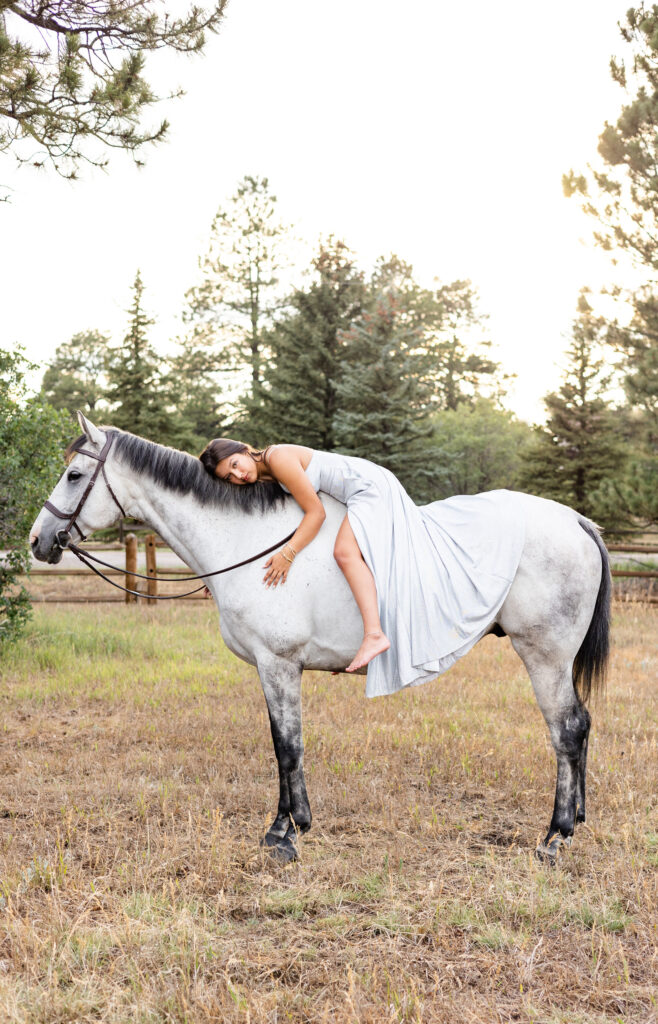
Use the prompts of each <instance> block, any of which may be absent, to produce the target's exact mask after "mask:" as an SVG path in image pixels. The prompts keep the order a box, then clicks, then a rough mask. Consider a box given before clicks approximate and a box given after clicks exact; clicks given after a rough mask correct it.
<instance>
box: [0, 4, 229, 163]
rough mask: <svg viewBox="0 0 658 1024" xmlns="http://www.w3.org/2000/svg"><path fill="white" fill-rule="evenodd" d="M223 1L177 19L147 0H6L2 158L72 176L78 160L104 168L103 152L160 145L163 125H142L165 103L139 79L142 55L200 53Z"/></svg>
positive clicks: (0, 30) (0, 44) (0, 88)
mask: <svg viewBox="0 0 658 1024" xmlns="http://www.w3.org/2000/svg"><path fill="white" fill-rule="evenodd" d="M226 2H227V0H215V3H214V5H213V7H212V8H211V9H210V10H209V11H204V10H203V9H202V8H200V7H192V9H191V10H190V13H189V14H187V15H184V16H183V17H181V18H177V17H172V16H171V15H170V14H169V13H168V12H167V11H163V10H158V5H156V4H155V3H154V2H153V0H112V2H111V3H108V2H106V0H75V2H74V0H39V2H38V3H34V2H33V0H14V2H7V0H3V2H2V3H0V152H2V151H3V150H9V149H11V151H12V152H13V153H14V155H15V156H16V158H17V159H18V160H19V161H20V162H22V163H30V164H34V163H36V164H37V165H41V164H43V163H45V162H48V163H50V164H51V166H53V167H54V168H55V169H56V170H57V171H59V173H60V174H63V175H65V176H66V177H69V178H74V177H75V176H76V172H77V168H78V166H79V164H80V163H81V162H83V161H87V162H89V163H91V164H93V165H95V166H104V165H105V164H106V163H107V159H106V158H105V157H103V155H102V154H103V150H104V148H113V149H123V150H126V151H127V152H129V153H133V154H137V153H138V152H139V150H140V149H141V148H142V147H143V146H144V145H145V144H146V143H148V142H158V141H159V140H161V139H162V138H164V136H165V134H166V132H167V128H168V125H167V122H166V121H162V122H161V123H160V124H156V125H154V126H152V127H144V126H143V125H142V124H141V120H142V117H143V115H144V113H145V112H146V110H147V109H148V108H149V107H150V106H151V105H152V104H153V103H156V102H157V101H158V100H162V99H164V98H165V97H163V96H157V95H156V94H155V93H154V92H153V90H152V89H151V87H150V85H149V83H148V82H147V80H146V78H145V76H144V68H145V55H146V54H147V53H149V52H153V51H155V50H162V49H167V50H169V51H174V52H179V53H199V52H201V51H202V49H203V47H204V45H205V33H206V32H217V31H218V29H219V25H220V22H221V19H222V16H223V13H224V8H225V7H226ZM173 95H181V93H180V90H178V91H177V92H175V93H174V94H173ZM167 98H168V97H167Z"/></svg>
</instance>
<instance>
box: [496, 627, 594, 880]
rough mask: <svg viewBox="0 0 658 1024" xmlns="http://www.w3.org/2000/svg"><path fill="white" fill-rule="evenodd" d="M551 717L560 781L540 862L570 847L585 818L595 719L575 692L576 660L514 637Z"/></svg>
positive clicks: (548, 718) (539, 700) (541, 704)
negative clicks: (552, 654) (589, 742)
mask: <svg viewBox="0 0 658 1024" xmlns="http://www.w3.org/2000/svg"><path fill="white" fill-rule="evenodd" d="M512 643H513V645H514V648H515V650H516V652H517V653H518V654H519V655H520V657H521V658H522V659H523V662H524V664H525V666H526V668H527V669H528V674H529V675H530V679H531V681H532V686H533V689H534V691H535V696H536V697H537V703H538V704H539V707H540V708H541V711H542V714H543V715H544V718H545V719H546V724H547V725H548V729H549V732H550V734H551V741H552V743H553V749H554V750H555V756H556V758H557V782H556V785H555V803H554V805H553V816H552V818H551V823H550V826H549V829H548V832H547V834H546V838H545V839H544V841H543V842H542V843H540V845H539V846H538V848H537V855H538V856H539V857H540V858H541V859H548V860H551V861H554V860H555V859H556V858H557V856H558V853H559V850H560V847H561V846H563V845H567V846H568V845H570V843H571V839H572V836H573V833H574V828H575V825H576V822H577V821H584V820H585V768H586V762H587V739H588V736H589V727H590V715H589V712H588V710H587V708H585V707H584V706H583V704H582V703H581V701H580V700H579V698H578V696H577V694H576V693H575V691H574V687H573V679H572V661H571V659H569V660H565V659H560V660H559V661H554V660H552V659H551V658H550V657H549V656H548V655H547V654H546V653H545V651H542V650H541V649H538V648H537V647H536V646H535V645H533V644H532V643H531V642H528V641H527V640H522V639H520V638H513V640H512Z"/></svg>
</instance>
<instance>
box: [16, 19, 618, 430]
mask: <svg viewBox="0 0 658 1024" xmlns="http://www.w3.org/2000/svg"><path fill="white" fill-rule="evenodd" d="M627 6H628V5H627V3H626V4H625V3H623V2H620V0H615V2H612V0H555V2H554V3H552V4H550V5H548V6H547V5H538V4H531V3H528V2H527V0H499V2H498V3H491V2H490V0H488V2H487V0H471V2H470V3H468V4H455V3H447V2H446V0H433V2H430V0H406V2H405V3H404V4H400V3H398V2H396V3H393V2H391V0H334V2H333V3H332V4H326V3H324V4H321V3H319V2H311V0H278V2H277V3H273V2H272V0H231V3H230V5H229V7H228V11H227V14H226V19H225V23H224V28H223V30H222V31H221V33H220V34H219V36H217V37H214V38H212V39H211V40H210V41H209V44H208V46H207V49H206V53H205V56H203V57H201V58H192V59H189V58H183V57H181V58H178V59H176V61H175V62H174V63H172V62H169V61H168V62H167V63H166V69H167V74H169V75H172V74H173V76H174V79H173V80H172V82H171V85H176V84H180V85H182V86H183V87H184V88H185V90H186V96H185V97H184V98H183V99H182V100H179V101H177V102H175V103H172V104H170V105H169V107H168V109H167V110H166V111H165V112H166V114H167V116H168V117H169V118H170V120H171V122H172V129H171V135H170V139H169V142H168V143H164V144H162V145H161V146H160V147H158V148H157V149H154V150H152V151H150V152H149V153H148V154H147V166H146V168H145V169H143V170H138V169H136V168H135V167H134V166H133V165H132V163H131V162H130V160H129V159H128V158H126V157H123V156H121V155H115V156H114V158H113V160H112V163H111V167H110V170H109V173H102V172H92V171H86V172H84V177H83V180H82V181H81V182H77V183H73V184H72V183H68V182H65V181H62V180H60V179H58V178H57V177H56V176H55V174H54V173H53V172H51V171H35V170H32V169H29V168H28V169H25V168H23V169H20V170H19V169H17V168H16V166H15V163H14V161H13V160H12V158H10V157H9V156H8V155H4V156H2V155H0V185H3V186H5V187H9V188H10V189H11V190H12V191H11V203H10V204H3V205H0V288H1V289H2V295H1V299H2V304H1V310H2V313H1V316H0V345H3V346H5V347H8V346H11V345H12V344H14V343H17V342H19V343H22V344H23V345H24V346H25V347H26V349H27V352H28V354H29V355H30V356H31V357H32V358H33V359H34V360H36V361H43V360H44V359H47V358H48V357H49V356H50V355H51V354H52V353H53V352H54V350H55V348H56V346H57V345H58V344H60V343H61V342H63V341H65V340H66V339H68V338H69V337H70V336H71V335H72V334H73V333H75V332H76V331H80V330H84V329H86V328H91V327H96V328H99V329H101V330H104V331H108V332H110V333H111V334H112V335H113V336H114V337H115V338H119V337H121V335H122V334H123V333H124V331H125V325H126V315H125V312H124V311H125V309H126V308H127V306H128V304H129V301H130V285H131V283H132V280H133V278H134V275H135V270H136V268H137V267H140V268H141V271H142V276H143V279H144V282H145V285H146V289H147V291H146V295H145V299H146V305H147V308H148V309H149V311H150V312H151V313H152V314H153V315H154V316H155V317H156V319H157V324H156V326H155V327H154V328H153V338H154V340H155V341H156V342H157V345H158V347H159V348H160V349H161V350H163V351H165V350H166V349H167V347H168V342H169V339H171V338H173V337H175V336H176V334H178V333H179V332H180V321H179V319H178V318H179V315H180V311H181V309H182V305H183V295H184V293H185V291H186V290H187V288H189V286H190V285H191V284H193V283H194V281H195V280H196V278H197V269H196V261H197V257H198V256H199V255H200V254H201V253H202V252H203V251H204V250H205V248H206V244H207V239H208V232H209V227H210V222H211V220H212V217H213V215H214V213H215V211H216V209H217V207H218V206H219V205H220V204H222V203H223V202H224V201H225V200H226V199H227V197H228V196H230V194H231V193H232V192H233V190H234V187H235V184H236V182H237V181H238V180H239V179H240V178H241V177H242V176H243V175H244V174H260V175H267V176H268V177H269V179H270V182H271V185H272V187H273V189H274V191H275V192H276V194H277V195H278V198H279V204H280V211H281V214H282V217H283V219H285V220H287V221H289V222H293V223H294V225H295V227H296V230H297V233H298V234H299V235H301V236H302V237H303V238H305V239H306V240H308V242H309V243H311V244H314V243H315V242H316V241H317V239H318V237H319V236H320V235H328V234H331V233H333V234H335V235H337V236H338V237H341V238H343V239H344V240H345V241H346V242H347V243H348V244H349V245H350V246H351V248H352V249H353V250H354V251H355V252H356V253H357V255H358V257H359V258H360V259H361V261H362V262H363V265H364V266H365V267H366V268H367V267H368V266H369V265H370V264H371V263H372V262H373V261H374V259H375V258H376V257H377V256H378V255H379V254H382V253H390V252H395V253H397V254H398V255H400V256H401V257H403V258H404V259H406V260H407V261H409V262H411V263H412V264H413V265H414V267H415V269H416V272H417V277H418V278H419V279H420V281H421V283H424V284H427V285H430V284H431V283H432V280H433V278H435V277H438V278H440V279H442V280H444V281H447V280H453V279H455V278H464V277H468V278H470V279H471V280H472V281H473V283H474V284H475V286H476V287H477V289H478V290H479V293H480V297H481V308H482V310H483V311H485V312H487V313H488V314H489V315H490V323H489V333H490V337H491V339H492V340H493V341H494V343H495V344H496V346H497V355H498V358H499V359H500V360H501V361H502V362H503V364H504V365H505V367H506V369H507V370H508V371H514V372H516V373H517V374H518V381H517V385H516V387H515V389H514V392H513V394H512V395H511V396H510V401H509V404H510V406H511V407H512V408H514V409H515V411H516V412H518V413H519V415H521V416H524V417H526V418H529V419H537V418H540V417H541V415H542V407H541V396H542V395H543V394H544V393H545V392H546V391H547V390H548V389H549V388H550V387H554V386H555V385H556V384H557V382H558V379H559V370H558V364H559V362H560V358H561V351H562V350H563V348H564V346H565V339H564V335H565V332H567V331H568V328H569V324H570V321H571V319H572V317H573V313H574V309H575V304H576V300H577V296H578V291H579V289H580V287H581V286H582V285H590V286H592V287H595V288H596V287H598V286H599V285H600V284H602V283H604V282H610V281H612V280H614V271H613V269H612V268H611V267H610V265H609V264H608V263H607V261H606V260H605V258H604V257H603V256H602V255H601V254H600V253H597V252H596V251H595V250H594V249H593V247H592V245H591V243H590V237H591V229H592V225H591V224H590V223H589V222H588V221H586V220H585V219H584V217H583V215H582V214H580V213H579V211H578V207H577V205H576V202H575V201H574V200H571V201H568V200H566V199H564V198H563V196H562V190H561V176H562V173H563V172H565V171H567V170H569V168H571V167H574V168H576V169H584V168H585V166H586V164H587V163H588V161H590V160H593V159H594V158H595V155H596V144H597V139H598V135H599V134H600V131H601V129H602V127H603V123H604V121H605V120H606V119H608V120H614V118H615V117H616V113H617V111H618V108H619V105H620V103H621V101H622V94H621V91H620V90H619V89H618V87H616V86H615V85H614V84H613V83H612V82H611V80H610V77H609V72H608V61H609V58H610V55H611V54H613V53H616V54H623V52H624V44H623V43H622V42H621V39H620V37H619V34H618V29H617V22H618V21H619V19H620V18H622V17H623V15H624V11H625V9H626V7H627ZM159 73H160V74H162V73H164V72H163V69H162V68H160V70H159ZM161 113H162V112H161V111H158V112H157V115H158V117H159V116H160V114H161ZM3 191H6V188H5V189H4V190H3Z"/></svg>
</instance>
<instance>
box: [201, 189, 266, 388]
mask: <svg viewBox="0 0 658 1024" xmlns="http://www.w3.org/2000/svg"><path fill="white" fill-rule="evenodd" d="M276 206H277V199H276V196H275V195H273V194H272V192H271V191H270V185H269V181H268V179H267V178H255V177H252V176H251V175H247V176H246V177H244V178H243V179H242V180H241V181H240V183H239V184H238V187H237V189H236V191H235V193H234V195H233V196H232V197H231V199H230V201H229V203H228V205H227V206H226V207H225V208H220V209H219V210H218V211H217V214H216V216H215V219H214V220H213V223H212V228H211V236H210V247H209V250H208V252H207V253H206V255H205V256H204V257H203V259H202V260H200V267H201V271H202V273H203V280H202V282H201V283H200V284H199V285H197V286H195V287H194V288H191V289H190V291H189V292H188V293H187V296H186V298H187V303H188V305H187V308H186V310H185V312H184V314H183V319H184V320H185V322H186V323H188V324H190V338H191V339H194V344H195V347H198V348H205V349H206V350H207V351H208V353H209V355H211V356H212V358H213V360H214V365H213V369H216V370H219V371H229V372H231V373H233V374H234V375H235V374H237V376H238V382H239V384H238V386H242V384H243V380H244V377H245V375H247V374H248V377H249V387H250V393H251V397H252V398H253V397H254V396H255V393H256V391H257V389H258V387H259V385H260V383H261V380H262V374H263V364H264V361H265V358H266V355H267V352H266V349H264V343H263V338H264V332H265V330H266V328H267V327H268V326H270V325H271V323H272V315H273V312H274V311H275V310H276V309H277V308H278V305H279V296H278V286H279V273H280V271H281V269H282V267H283V265H284V260H283V256H282V253H281V249H282V242H283V238H284V235H285V231H286V229H285V228H284V226H283V225H282V224H281V222H280V221H279V219H278V216H277V208H276Z"/></svg>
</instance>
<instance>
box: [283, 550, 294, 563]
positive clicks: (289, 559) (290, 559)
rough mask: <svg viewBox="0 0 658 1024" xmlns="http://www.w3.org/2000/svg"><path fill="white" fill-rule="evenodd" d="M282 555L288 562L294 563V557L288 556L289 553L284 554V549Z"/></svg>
mask: <svg viewBox="0 0 658 1024" xmlns="http://www.w3.org/2000/svg"><path fill="white" fill-rule="evenodd" d="M281 557H282V558H285V560H286V562H290V564H291V565H292V563H293V561H294V559H292V558H288V556H287V555H284V553H283V551H282V552H281Z"/></svg>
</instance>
